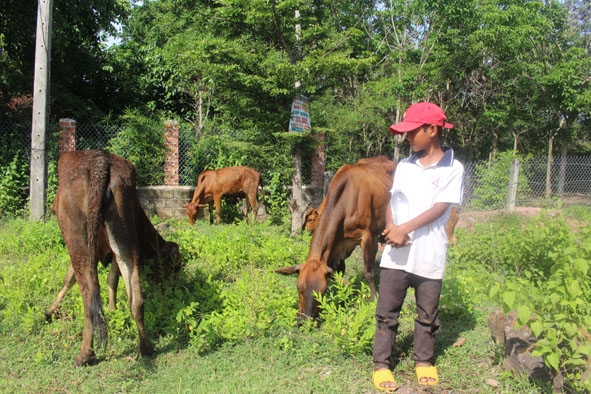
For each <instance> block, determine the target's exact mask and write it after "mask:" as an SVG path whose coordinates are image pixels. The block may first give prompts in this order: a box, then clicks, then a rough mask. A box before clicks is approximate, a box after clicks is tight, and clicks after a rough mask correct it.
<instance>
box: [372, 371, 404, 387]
mask: <svg viewBox="0 0 591 394" xmlns="http://www.w3.org/2000/svg"><path fill="white" fill-rule="evenodd" d="M372 380H373V385H374V386H375V387H376V389H378V390H382V391H396V389H398V385H397V384H396V380H394V375H392V371H390V370H389V369H388V368H382V369H378V370H377V371H373V374H372ZM389 382H392V383H394V387H383V386H382V384H384V383H389Z"/></svg>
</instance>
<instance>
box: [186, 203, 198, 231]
mask: <svg viewBox="0 0 591 394" xmlns="http://www.w3.org/2000/svg"><path fill="white" fill-rule="evenodd" d="M183 208H185V209H186V210H187V216H189V224H190V225H191V226H192V225H194V224H195V217H196V216H197V208H199V206H198V205H197V204H195V203H194V202H190V203H187V204H185V205H183Z"/></svg>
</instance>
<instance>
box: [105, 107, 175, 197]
mask: <svg viewBox="0 0 591 394" xmlns="http://www.w3.org/2000/svg"><path fill="white" fill-rule="evenodd" d="M122 122H123V123H122V128H121V130H120V131H119V133H117V135H116V136H115V137H113V138H112V139H111V140H110V141H109V145H108V148H107V149H108V150H109V151H111V152H113V153H115V154H116V155H119V156H121V157H124V158H126V159H127V160H129V161H131V162H132V163H133V164H134V166H135V168H136V170H137V174H138V179H137V184H138V186H146V185H161V184H162V183H163V181H164V172H163V170H162V169H163V168H164V158H165V152H166V151H165V146H164V131H163V130H164V126H163V124H164V122H163V121H161V120H156V119H153V118H150V117H147V116H144V115H142V114H141V113H140V111H139V110H127V111H126V112H125V115H124V116H123V117H122Z"/></svg>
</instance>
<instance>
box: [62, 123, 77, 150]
mask: <svg viewBox="0 0 591 394" xmlns="http://www.w3.org/2000/svg"><path fill="white" fill-rule="evenodd" d="M59 129H60V131H59V154H60V155H61V154H62V153H63V152H72V151H75V150H76V121H75V120H74V119H66V118H62V119H60V121H59Z"/></svg>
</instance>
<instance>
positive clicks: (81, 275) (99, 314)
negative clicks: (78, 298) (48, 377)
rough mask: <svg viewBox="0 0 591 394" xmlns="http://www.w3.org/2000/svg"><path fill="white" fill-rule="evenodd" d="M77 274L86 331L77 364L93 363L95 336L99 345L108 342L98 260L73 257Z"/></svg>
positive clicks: (75, 362) (75, 361)
mask: <svg viewBox="0 0 591 394" xmlns="http://www.w3.org/2000/svg"><path fill="white" fill-rule="evenodd" d="M72 265H73V266H74V271H75V275H76V282H77V283H78V287H79V288H80V294H81V295H82V303H83V305H84V333H83V335H82V348H81V349H80V353H79V354H78V355H77V356H76V358H75V360H74V364H75V365H76V366H81V365H86V364H91V363H93V362H94V361H95V353H94V349H93V337H94V334H95V332H96V334H97V345H98V346H99V347H101V346H103V345H105V344H106V342H107V320H106V317H105V315H104V312H103V309H102V301H101V296H100V285H99V281H98V272H97V262H95V263H94V264H89V263H88V258H85V259H83V260H81V261H76V260H75V259H72Z"/></svg>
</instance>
